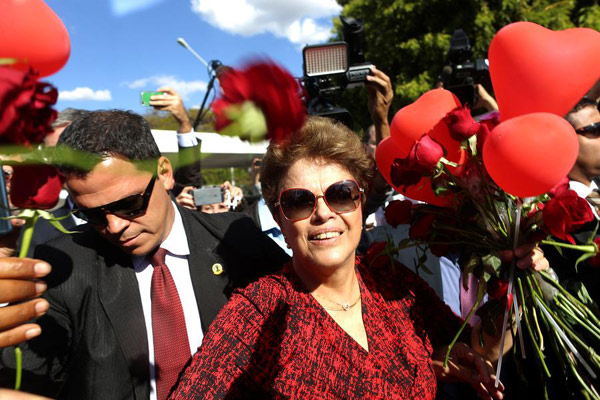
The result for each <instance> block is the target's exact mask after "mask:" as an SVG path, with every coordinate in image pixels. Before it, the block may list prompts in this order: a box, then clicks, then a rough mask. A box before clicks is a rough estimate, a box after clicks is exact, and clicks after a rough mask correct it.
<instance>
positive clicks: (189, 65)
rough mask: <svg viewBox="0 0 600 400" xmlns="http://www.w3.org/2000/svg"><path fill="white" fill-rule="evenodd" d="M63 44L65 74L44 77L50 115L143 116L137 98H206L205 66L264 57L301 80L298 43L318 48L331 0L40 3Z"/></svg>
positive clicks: (335, 11)
mask: <svg viewBox="0 0 600 400" xmlns="http://www.w3.org/2000/svg"><path fill="white" fill-rule="evenodd" d="M46 3H47V4H48V5H49V6H50V8H52V9H53V10H54V12H55V13H56V14H57V15H58V16H59V17H60V18H61V19H62V21H63V22H64V24H65V26H66V27H67V30H68V32H69V36H70V39H71V56H70V58H69V61H68V62H67V64H66V65H65V67H64V68H63V69H62V70H60V71H59V72H57V73H55V74H54V75H50V76H48V77H46V78H44V80H45V81H49V82H51V83H53V84H54V85H55V86H56V87H57V88H58V89H59V100H58V103H57V105H56V109H58V110H62V109H64V108H67V107H74V108H83V109H88V110H95V109H103V108H122V109H129V110H133V111H136V112H140V113H143V112H145V111H146V110H145V108H144V107H142V106H140V104H139V92H140V91H142V90H156V89H157V88H158V87H159V86H162V85H168V86H172V87H174V88H175V89H176V90H177V91H178V92H179V93H180V94H181V95H182V97H183V99H184V102H185V104H186V106H187V107H190V106H199V105H200V103H201V102H202V99H203V97H204V95H205V93H206V84H207V82H208V79H209V76H208V73H207V70H206V67H205V66H204V65H203V64H202V63H201V62H200V61H198V60H197V59H196V58H195V57H194V56H193V55H192V54H191V53H190V52H188V51H187V50H186V49H184V48H183V47H182V46H180V45H179V44H177V38H178V37H183V38H184V39H185V40H186V41H187V42H188V43H189V45H190V46H191V47H192V48H193V49H194V50H195V51H196V52H197V53H198V54H200V56H202V57H203V58H204V59H205V60H207V61H208V60H213V59H216V60H219V61H221V62H223V63H224V64H226V65H231V66H239V65H241V64H242V63H243V62H244V60H246V59H248V58H251V57H252V56H257V55H259V56H264V55H267V56H269V57H270V58H271V59H273V60H275V61H277V62H278V63H280V64H281V65H283V66H284V67H285V68H287V69H288V70H289V71H290V72H291V73H292V74H293V75H294V76H300V75H301V74H302V53H301V48H302V46H303V45H304V44H314V43H320V42H323V41H325V40H326V39H327V38H328V37H329V36H330V32H331V28H332V18H333V17H335V16H336V15H339V13H340V11H341V7H340V6H339V5H337V3H336V2H335V0H46Z"/></svg>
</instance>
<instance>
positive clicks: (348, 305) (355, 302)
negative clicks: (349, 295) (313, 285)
mask: <svg viewBox="0 0 600 400" xmlns="http://www.w3.org/2000/svg"><path fill="white" fill-rule="evenodd" d="M355 279H356V275H354V276H353V277H352V287H354V281H355ZM311 294H312V295H314V296H317V297H318V298H320V299H323V300H325V301H328V302H330V303H333V304H335V305H338V306H340V307H342V308H341V309H338V308H327V307H325V306H323V305H321V307H323V308H324V309H326V310H328V311H348V310H349V309H351V308H352V307H354V306H355V305H357V304H358V302H359V301H360V288H359V290H358V298H357V299H356V300H355V301H354V303H352V304H350V303H348V302H345V303H338V302H337V301H333V300H331V299H328V298H327V297H325V296H321V295H320V294H318V293H317V292H311Z"/></svg>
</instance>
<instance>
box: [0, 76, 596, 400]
mask: <svg viewBox="0 0 600 400" xmlns="http://www.w3.org/2000/svg"><path fill="white" fill-rule="evenodd" d="M366 79H367V82H366V86H367V89H368V93H369V103H368V104H369V110H368V111H369V113H370V115H371V119H372V122H373V125H372V127H370V128H369V129H367V130H366V132H367V133H366V134H365V136H364V138H363V140H362V141H361V138H360V137H359V136H358V135H357V134H356V133H355V132H353V131H351V130H350V129H349V128H347V127H345V126H344V125H342V124H341V123H339V122H335V121H333V120H330V119H327V118H323V117H308V118H307V120H306V122H305V124H304V126H303V127H302V128H301V129H300V130H298V131H296V132H294V133H292V135H291V136H290V137H289V138H287V139H286V140H284V141H282V142H273V143H271V144H270V146H269V148H268V150H267V152H266V154H265V155H264V158H263V159H262V160H259V159H257V160H255V161H253V163H252V166H251V171H252V175H253V178H254V182H253V187H254V188H255V194H257V197H258V199H257V200H256V201H255V202H254V203H252V204H244V202H243V201H242V196H243V194H242V193H241V189H240V188H237V187H235V186H233V185H231V183H229V182H224V183H223V184H222V185H221V186H219V187H217V191H219V190H220V191H221V193H222V194H223V196H222V201H221V202H215V203H209V204H199V202H198V201H197V199H195V198H194V192H195V190H197V189H199V188H202V187H206V186H205V185H204V182H203V180H202V176H201V171H200V158H199V151H198V146H199V143H198V141H197V139H196V136H195V135H194V134H193V129H192V125H191V123H190V120H189V117H188V114H187V112H186V110H185V107H184V105H183V102H182V101H181V98H180V96H179V95H178V94H177V93H176V92H175V91H174V90H173V89H171V88H168V87H164V88H159V89H158V90H159V91H160V92H163V93H164V94H162V95H157V96H154V97H153V98H152V99H151V103H150V104H151V105H152V106H154V107H155V108H157V109H159V110H164V111H167V112H170V113H171V115H172V116H173V117H174V118H175V120H176V121H177V123H178V129H177V132H178V141H179V146H180V160H182V164H183V165H184V166H183V167H181V168H177V170H175V168H174V167H173V165H172V163H171V161H170V160H169V159H168V158H166V157H164V156H162V155H161V153H160V151H159V149H158V147H157V145H156V143H155V142H154V139H153V136H152V133H151V130H150V127H149V125H148V123H147V122H146V121H145V120H144V118H143V117H142V116H139V115H137V114H134V113H131V112H127V111H120V110H101V111H89V112H88V111H78V110H66V111H63V112H62V113H61V115H60V118H59V119H58V120H57V121H56V122H55V124H54V126H53V127H54V128H55V131H54V133H53V135H51V136H48V137H47V139H46V143H45V144H46V146H53V145H56V144H58V145H61V146H67V147H69V148H72V149H75V150H78V151H82V152H86V153H89V154H94V155H97V156H98V157H99V160H100V161H99V162H98V163H97V164H96V165H95V166H94V167H93V168H92V169H91V170H83V169H79V168H77V167H66V166H65V167H62V171H61V172H62V173H63V174H64V176H65V192H64V195H63V196H62V200H61V202H60V203H59V204H58V206H57V207H56V210H55V211H56V212H60V213H62V214H61V215H65V216H66V219H65V221H64V222H65V223H66V224H67V226H68V228H69V229H71V230H76V231H77V232H78V233H76V234H72V235H67V234H61V233H59V232H57V231H53V232H50V231H51V229H45V228H43V227H39V228H38V229H36V231H35V232H36V233H35V237H34V240H33V245H32V253H31V254H29V257H31V258H15V257H14V255H15V251H16V249H17V248H18V246H19V241H18V240H16V239H17V237H16V235H15V234H12V235H8V236H5V237H2V238H0V239H1V246H2V247H1V248H0V256H1V258H0V302H3V303H8V304H6V305H5V306H4V307H1V308H0V387H4V388H10V387H12V386H13V385H14V374H15V372H16V370H17V369H18V368H21V366H19V367H18V366H17V364H18V363H19V364H22V369H23V378H22V389H23V391H24V392H25V393H21V394H20V396H23V398H27V397H25V396H27V394H26V393H36V394H38V395H42V396H48V397H50V398H56V397H58V398H69V399H153V400H154V399H159V400H162V399H166V398H173V399H192V398H194V399H195V398H210V399H213V398H252V399H254V398H302V399H304V398H315V399H333V398H336V399H338V398H386V399H387V398H403V399H408V398H414V399H434V398H436V396H437V398H438V399H452V398H461V399H464V398H471V397H472V396H474V395H475V394H476V395H478V396H480V397H481V398H484V399H488V398H489V399H492V398H493V399H502V398H504V396H505V394H508V393H510V394H511V396H515V397H513V398H518V397H517V395H516V391H517V388H511V387H509V385H510V382H505V383H506V386H507V387H506V389H505V387H504V385H503V384H500V385H499V386H496V385H495V384H494V382H495V378H496V377H495V370H494V365H495V363H496V362H497V361H498V354H499V353H500V352H499V347H500V345H501V343H500V342H501V340H500V333H498V335H497V336H495V337H491V338H486V346H481V335H482V333H481V324H480V323H474V324H473V326H469V327H468V328H467V329H466V330H465V331H464V332H463V334H462V336H461V339H460V343H458V344H457V345H455V346H454V347H452V350H451V352H450V362H449V364H448V365H447V366H444V356H445V355H446V351H447V349H448V345H449V344H450V342H451V340H452V337H453V336H454V334H455V333H456V332H457V331H458V329H459V327H460V326H461V324H462V319H461V318H464V317H465V316H466V315H465V314H464V311H463V310H462V309H463V308H464V307H461V303H460V302H461V296H460V293H459V292H460V288H459V286H460V285H459V282H460V281H461V279H462V278H461V276H460V269H459V267H458V266H457V263H456V258H455V256H454V255H453V254H448V255H447V256H444V257H440V258H436V257H431V258H430V260H431V261H430V262H432V263H433V264H435V265H434V267H435V268H431V269H432V270H433V271H434V274H433V275H432V276H429V277H426V279H427V280H428V282H425V281H424V280H423V279H422V278H421V277H419V276H417V275H416V274H415V273H414V272H413V271H411V270H410V269H409V267H411V265H412V263H410V262H408V260H410V258H411V257H414V254H413V253H410V252H409V253H403V254H402V255H401V256H400V258H396V259H394V258H385V260H384V261H383V262H378V263H372V262H371V261H372V260H371V259H370V258H369V257H370V256H369V252H368V248H369V246H370V244H372V243H373V242H374V241H377V240H380V239H381V238H382V235H384V237H385V236H387V235H400V236H402V235H403V234H405V233H402V232H401V230H396V231H394V230H393V229H391V228H390V227H389V226H386V223H385V220H384V219H382V218H381V207H384V206H385V204H386V203H387V202H388V201H390V200H391V199H393V198H394V196H395V195H397V194H395V193H390V187H389V186H388V185H387V183H386V182H385V179H384V178H383V177H382V176H381V174H380V173H379V172H378V171H377V168H376V166H375V163H374V149H375V147H376V145H377V144H378V143H379V142H381V140H383V139H384V138H386V137H388V136H389V135H390V127H389V121H388V114H389V111H390V107H391V104H392V98H393V89H392V84H391V82H390V80H389V78H388V77H387V76H386V74H385V73H384V72H382V71H379V70H378V69H377V68H375V67H373V69H372V72H371V74H370V75H369V76H367V78H366ZM476 90H477V92H478V94H479V96H478V98H479V100H480V102H481V103H480V105H481V106H482V107H483V108H485V109H487V111H493V110H494V109H497V105H496V104H495V101H493V98H492V97H491V96H490V95H489V94H488V93H487V92H485V89H484V88H483V87H481V86H478V87H477V88H476ZM594 96H595V97H594ZM565 118H566V119H567V121H569V123H571V124H572V126H573V127H574V129H575V130H576V132H577V133H578V139H579V145H580V147H579V156H578V158H577V162H576V163H575V166H574V167H573V170H572V171H571V173H570V174H569V179H570V186H571V188H573V190H576V191H577V193H578V195H579V196H581V197H584V198H588V197H594V196H593V194H595V193H597V192H598V185H597V183H596V182H595V178H596V177H597V176H600V145H599V144H598V143H600V142H599V140H600V112H599V111H598V94H596V93H595V92H591V93H590V94H588V95H587V96H586V97H585V98H584V99H582V100H581V102H579V104H578V105H577V106H576V107H575V108H574V109H573V110H572V111H571V112H569V114H568V115H566V116H565ZM5 175H6V176H7V177H10V170H6V171H5ZM8 181H9V183H10V179H9V180H8ZM590 195H592V196H590ZM590 201H592V200H590ZM238 203H239V204H242V205H243V206H245V207H242V208H241V209H238V211H242V212H241V213H238V212H232V209H233V208H236V206H237V204H238ZM592 204H594V203H592ZM595 204H597V205H596V207H600V202H598V203H595ZM592 206H593V205H591V207H592ZM378 209H379V211H377V210H378ZM59 210H60V211H59ZM71 213H72V214H71ZM594 213H595V216H596V218H598V208H594ZM371 214H374V215H379V217H378V218H375V217H372V219H371V222H369V223H368V224H366V223H365V221H367V219H368V216H369V215H371ZM373 221H377V222H373ZM40 223H41V224H42V225H43V224H44V222H40ZM18 224H19V222H18V221H15V222H14V225H15V228H16V230H17V231H18ZM367 225H369V226H368V227H367ZM48 228H49V226H48ZM586 229H587V227H586ZM590 229H591V230H593V228H590ZM502 257H503V260H504V261H511V260H512V259H513V258H516V259H517V260H518V261H517V265H518V266H519V267H520V268H523V269H527V268H532V269H534V270H541V269H547V268H548V267H549V266H552V267H553V269H554V270H555V271H556V272H557V273H558V275H559V277H560V279H561V280H565V281H567V280H568V281H577V282H579V283H583V284H584V285H585V286H586V287H587V289H588V291H589V292H590V295H591V297H592V298H593V299H594V301H597V299H598V287H600V285H599V284H600V282H599V279H600V275H599V272H598V271H599V270H598V269H597V268H592V267H588V266H585V265H584V266H582V267H580V271H579V272H578V273H575V270H574V269H573V268H571V266H572V265H573V264H574V262H575V260H572V259H570V260H568V262H567V261H565V260H566V259H567V258H568V257H569V255H568V254H554V253H552V249H543V250H542V249H541V248H540V247H538V246H537V245H536V243H530V244H526V245H523V246H522V247H519V248H517V249H516V250H515V251H507V252H505V253H504V254H502ZM399 261H404V263H405V264H406V265H407V266H404V265H402V263H400V262H399ZM436 292H437V293H436ZM16 345H19V347H20V349H21V351H22V360H20V361H18V362H17V358H16V356H15V351H14V346H16ZM504 346H505V349H502V350H503V352H507V351H509V349H510V348H511V346H512V336H511V335H508V336H507V340H506V341H505V343H504ZM454 382H460V383H462V384H463V385H459V386H454V385H452V384H450V385H447V384H446V383H454ZM465 385H466V387H465ZM561 393H562V392H561ZM565 393H566V392H565ZM3 395H5V396H8V397H6V398H11V397H10V396H17V394H16V393H14V392H10V393H9V392H6V391H2V389H0V398H3V397H2V396H3ZM565 395H568V393H567V394H565ZM14 398H17V397H14ZM31 398H36V397H31Z"/></svg>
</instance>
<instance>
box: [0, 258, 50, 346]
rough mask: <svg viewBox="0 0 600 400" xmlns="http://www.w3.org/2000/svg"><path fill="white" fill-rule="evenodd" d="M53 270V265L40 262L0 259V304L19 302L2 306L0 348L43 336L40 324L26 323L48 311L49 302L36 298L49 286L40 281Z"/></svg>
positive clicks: (0, 311)
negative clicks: (51, 266)
mask: <svg viewBox="0 0 600 400" xmlns="http://www.w3.org/2000/svg"><path fill="white" fill-rule="evenodd" d="M50 270H51V268H50V265H49V264H48V263H45V262H43V261H40V260H34V259H31V258H12V257H7V258H0V303H10V302H19V303H18V304H11V305H7V306H4V307H0V348H2V347H7V346H13V345H16V344H19V343H21V342H24V341H26V340H29V339H32V338H34V337H36V336H38V335H39V334H40V333H41V328H40V326H39V325H37V324H32V323H25V324H24V322H26V321H29V320H31V319H33V318H36V317H40V316H42V315H44V314H45V313H46V311H48V308H49V307H50V305H49V304H48V302H47V301H46V300H44V299H37V297H39V296H41V295H42V293H44V292H45V291H46V287H47V286H46V283H44V282H42V281H40V280H39V278H42V277H44V276H46V275H48V274H49V273H50ZM21 324H22V325H21Z"/></svg>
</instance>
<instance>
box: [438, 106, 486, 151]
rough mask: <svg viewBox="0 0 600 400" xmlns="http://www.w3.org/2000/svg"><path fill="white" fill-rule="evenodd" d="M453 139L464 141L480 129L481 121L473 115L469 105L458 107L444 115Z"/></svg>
mask: <svg viewBox="0 0 600 400" xmlns="http://www.w3.org/2000/svg"><path fill="white" fill-rule="evenodd" d="M444 122H445V123H446V125H448V130H449V131H450V136H451V137H452V139H454V140H457V141H459V142H462V141H463V140H466V139H468V138H470V137H471V136H473V135H474V134H475V133H477V131H478V130H479V125H480V124H479V122H477V121H475V120H474V119H473V117H472V116H471V110H469V109H468V108H467V107H457V108H455V109H454V110H452V111H450V112H449V113H448V114H446V116H445V117H444Z"/></svg>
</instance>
